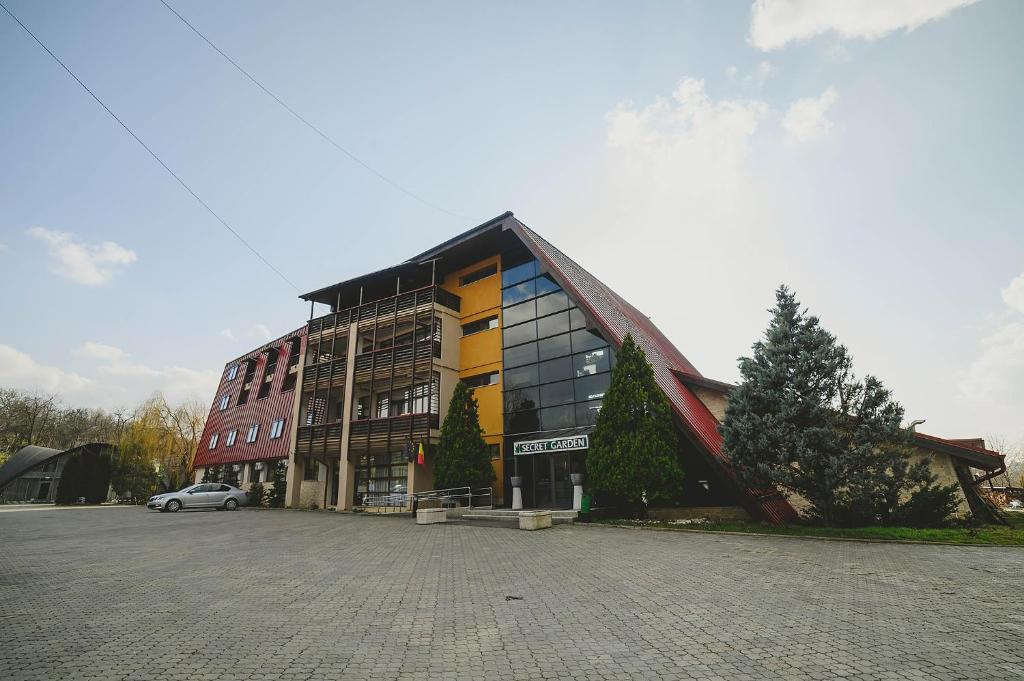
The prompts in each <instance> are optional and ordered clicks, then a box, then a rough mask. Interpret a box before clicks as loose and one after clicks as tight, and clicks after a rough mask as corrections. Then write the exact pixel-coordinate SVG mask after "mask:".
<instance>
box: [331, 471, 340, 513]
mask: <svg viewBox="0 0 1024 681" xmlns="http://www.w3.org/2000/svg"><path fill="white" fill-rule="evenodd" d="M340 470H341V466H340V462H339V463H336V464H334V474H333V475H332V476H331V506H337V505H338V473H339V471H340Z"/></svg>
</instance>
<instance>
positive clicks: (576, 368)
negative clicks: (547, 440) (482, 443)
mask: <svg viewBox="0 0 1024 681" xmlns="http://www.w3.org/2000/svg"><path fill="white" fill-rule="evenodd" d="M502 286H503V291H502V305H503V306H504V308H503V310H502V328H503V331H502V340H503V344H504V362H505V364H504V374H505V375H504V378H503V383H504V390H505V393H504V396H505V397H504V409H505V432H506V433H507V434H518V433H533V432H538V431H549V430H562V429H567V428H572V427H575V426H592V425H593V424H594V420H595V418H596V416H597V413H598V411H599V410H600V407H601V399H602V398H603V397H604V393H605V392H606V391H607V389H608V384H609V382H610V373H609V372H610V371H611V368H612V367H613V366H614V354H613V352H612V349H611V347H609V345H608V343H607V342H605V340H604V339H603V338H602V337H601V336H600V334H598V333H597V332H595V331H588V330H587V329H586V325H587V323H586V317H585V315H584V314H583V313H582V312H581V311H580V310H579V309H577V308H576V307H575V306H574V303H573V301H572V299H571V298H570V297H569V296H568V295H567V294H566V293H565V292H564V291H563V290H562V289H561V287H560V286H559V285H558V284H557V283H556V282H555V280H554V279H553V278H552V277H551V276H550V275H546V274H543V275H538V265H537V264H536V262H533V261H531V262H528V263H523V264H522V265H517V266H515V267H511V268H509V269H508V270H506V271H505V272H504V273H503V274H502ZM534 320H536V321H534Z"/></svg>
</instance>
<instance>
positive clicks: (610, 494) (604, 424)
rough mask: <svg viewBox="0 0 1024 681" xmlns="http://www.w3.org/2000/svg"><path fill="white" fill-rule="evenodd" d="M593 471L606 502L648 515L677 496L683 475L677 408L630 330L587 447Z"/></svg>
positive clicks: (593, 479)
mask: <svg viewBox="0 0 1024 681" xmlns="http://www.w3.org/2000/svg"><path fill="white" fill-rule="evenodd" d="M587 477H588V479H589V481H590V483H591V486H592V487H593V488H594V491H595V492H596V493H597V494H598V495H599V496H600V500H601V501H602V503H606V504H609V505H613V506H617V507H619V508H620V509H621V510H624V511H627V512H630V513H634V514H638V515H641V516H643V515H646V510H647V508H648V507H649V506H653V505H660V504H665V503H670V502H672V501H674V500H676V499H677V497H678V494H679V490H680V488H681V486H682V481H683V469H682V466H681V464H680V460H679V440H678V436H677V434H676V429H675V424H674V423H673V421H672V414H671V409H670V406H669V403H668V400H667V399H666V397H665V395H664V394H663V393H662V392H661V389H660V388H659V387H658V384H657V383H656V382H655V379H654V371H653V370H652V369H651V365H650V364H649V363H648V362H647V358H646V357H645V356H644V354H643V352H642V351H641V350H640V348H639V347H637V345H636V343H635V342H634V341H633V338H632V337H631V336H629V335H627V336H626V337H625V339H623V341H622V348H621V349H620V350H619V352H618V359H617V362H616V365H615V368H614V369H612V378H611V385H610V386H609V388H608V392H606V393H605V396H604V402H603V403H602V406H601V411H600V413H598V415H597V423H596V425H595V427H594V433H593V435H592V436H591V440H590V451H589V452H588V453H587Z"/></svg>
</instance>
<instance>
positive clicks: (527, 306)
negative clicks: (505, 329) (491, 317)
mask: <svg viewBox="0 0 1024 681" xmlns="http://www.w3.org/2000/svg"><path fill="white" fill-rule="evenodd" d="M536 316H537V303H536V301H533V300H528V301H526V302H525V303H519V304H518V305H513V306H511V307H506V308H505V310H504V311H503V312H502V317H501V324H502V326H514V325H515V324H518V323H520V322H525V321H528V320H530V319H533V318H534V317H536Z"/></svg>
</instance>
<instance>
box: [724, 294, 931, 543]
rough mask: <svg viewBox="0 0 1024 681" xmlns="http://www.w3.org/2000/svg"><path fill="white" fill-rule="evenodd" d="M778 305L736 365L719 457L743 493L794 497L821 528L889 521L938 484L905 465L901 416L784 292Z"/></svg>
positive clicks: (923, 468)
mask: <svg viewBox="0 0 1024 681" xmlns="http://www.w3.org/2000/svg"><path fill="white" fill-rule="evenodd" d="M775 297H776V306H775V308H774V309H772V310H771V312H772V320H771V323H770V324H769V326H768V330H767V331H766V332H765V337H764V340H761V341H758V342H757V343H755V344H754V346H753V350H754V352H753V356H752V357H742V358H740V362H739V366H740V374H741V375H742V379H743V380H742V382H741V383H740V385H739V386H738V387H737V388H736V389H735V390H733V391H732V393H731V394H730V396H729V404H728V407H727V408H726V414H725V421H724V423H723V424H722V426H721V432H722V436H723V447H724V450H725V452H726V453H727V454H728V456H729V457H730V459H731V460H732V462H733V465H734V466H736V469H737V472H738V473H739V475H740V477H741V479H743V480H744V481H745V482H746V483H747V484H749V485H754V486H770V487H781V488H783V489H785V490H787V491H789V492H791V493H796V494H799V495H800V496H802V497H803V498H804V499H806V500H807V501H808V502H809V504H810V510H809V513H810V515H811V517H812V518H814V519H816V520H818V521H820V522H822V523H824V524H826V525H830V526H831V525H859V524H875V523H884V522H890V520H891V519H892V518H893V517H895V516H896V515H897V512H898V510H899V508H900V504H901V503H902V502H903V501H905V500H906V498H907V497H908V496H910V495H911V494H913V493H914V490H917V491H922V490H932V489H933V487H932V486H933V485H934V482H935V478H934V477H933V476H931V474H930V472H929V469H928V466H927V463H917V464H912V463H911V460H912V459H911V456H910V455H911V452H912V449H911V435H910V433H909V431H906V430H904V429H903V428H902V427H901V425H900V423H901V421H902V419H903V407H901V406H900V405H899V403H898V402H896V401H895V400H893V398H892V394H891V393H890V391H889V390H887V389H886V388H885V387H884V386H883V385H882V383H881V381H879V380H878V379H877V378H875V377H873V376H867V377H865V378H864V380H857V379H856V377H855V376H854V374H853V362H852V360H851V358H850V356H849V353H848V352H847V350H846V348H845V347H843V346H842V345H840V344H839V343H838V342H837V341H836V338H835V337H834V336H833V335H832V334H830V333H829V332H828V331H826V330H825V329H823V328H821V326H820V324H819V322H818V319H817V317H813V316H808V315H807V314H806V312H805V311H804V310H801V308H800V303H799V302H798V301H797V299H796V296H795V295H794V294H793V293H791V292H790V291H789V290H788V289H787V288H786V287H785V286H781V287H779V289H778V290H777V291H776V294H775Z"/></svg>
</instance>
